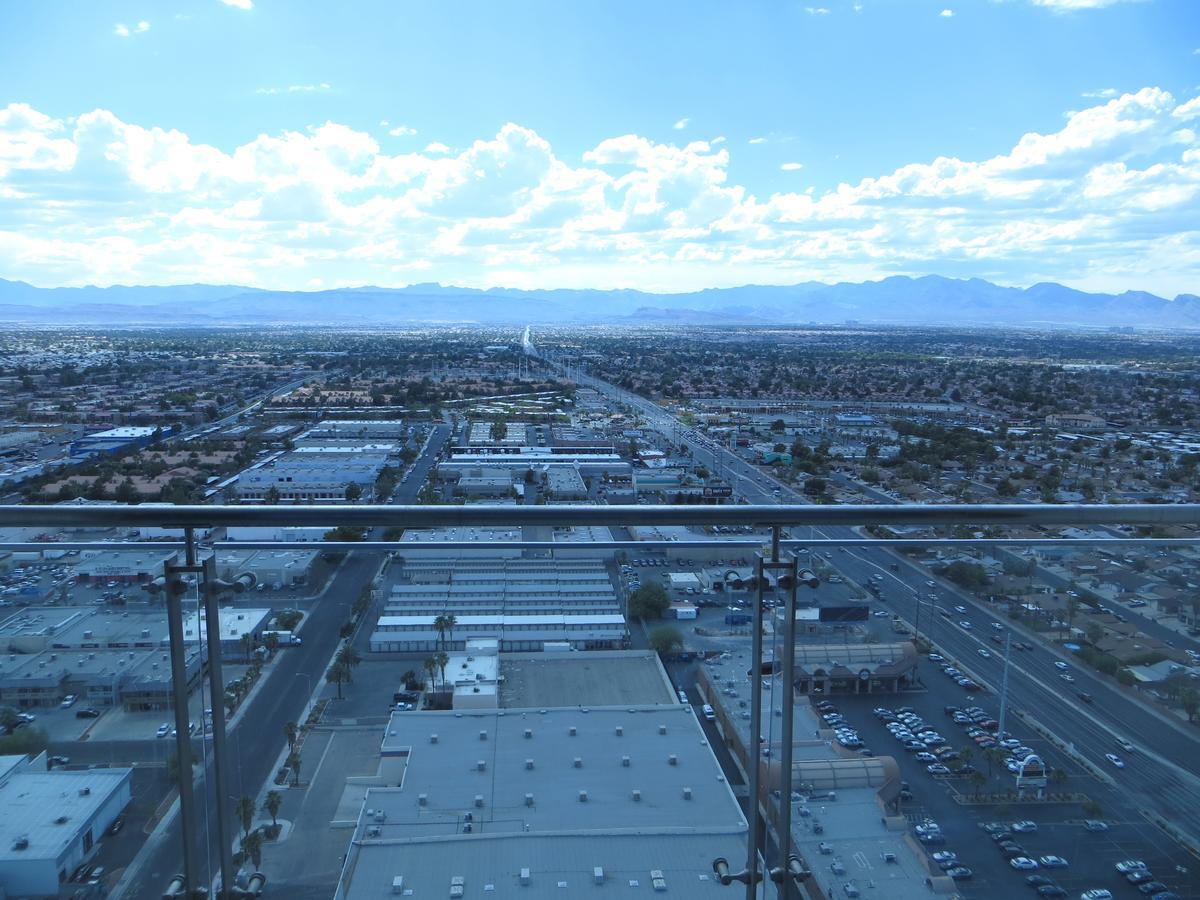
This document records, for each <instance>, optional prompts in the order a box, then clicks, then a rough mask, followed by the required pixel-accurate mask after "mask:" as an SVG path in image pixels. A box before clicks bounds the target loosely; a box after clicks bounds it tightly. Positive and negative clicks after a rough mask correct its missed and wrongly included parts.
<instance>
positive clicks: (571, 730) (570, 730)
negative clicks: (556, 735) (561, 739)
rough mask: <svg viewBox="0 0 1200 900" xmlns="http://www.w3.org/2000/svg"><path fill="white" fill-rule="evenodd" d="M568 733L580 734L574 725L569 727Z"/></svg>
mask: <svg viewBox="0 0 1200 900" xmlns="http://www.w3.org/2000/svg"><path fill="white" fill-rule="evenodd" d="M567 734H569V735H570V736H571V737H575V735H576V734H578V732H577V731H576V730H575V726H574V725H572V726H571V727H570V728H568V729H567Z"/></svg>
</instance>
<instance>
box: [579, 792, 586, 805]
mask: <svg viewBox="0 0 1200 900" xmlns="http://www.w3.org/2000/svg"><path fill="white" fill-rule="evenodd" d="M579 802H580V803H587V791H580V792H579Z"/></svg>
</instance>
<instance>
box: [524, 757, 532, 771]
mask: <svg viewBox="0 0 1200 900" xmlns="http://www.w3.org/2000/svg"><path fill="white" fill-rule="evenodd" d="M525 768H526V769H532V768H533V760H532V759H527V760H525Z"/></svg>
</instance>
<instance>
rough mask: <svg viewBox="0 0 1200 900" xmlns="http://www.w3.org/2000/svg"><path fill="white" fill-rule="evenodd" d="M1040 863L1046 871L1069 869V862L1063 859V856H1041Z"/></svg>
mask: <svg viewBox="0 0 1200 900" xmlns="http://www.w3.org/2000/svg"><path fill="white" fill-rule="evenodd" d="M1038 862H1039V863H1040V864H1041V866H1042V868H1044V869H1065V868H1067V865H1068V863H1067V861H1066V860H1065V859H1063V858H1062V857H1061V856H1053V855H1052V856H1039V857H1038Z"/></svg>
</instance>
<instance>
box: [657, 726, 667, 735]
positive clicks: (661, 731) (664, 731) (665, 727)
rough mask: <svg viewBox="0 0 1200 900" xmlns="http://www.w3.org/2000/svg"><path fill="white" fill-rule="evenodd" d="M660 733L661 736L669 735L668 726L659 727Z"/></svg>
mask: <svg viewBox="0 0 1200 900" xmlns="http://www.w3.org/2000/svg"><path fill="white" fill-rule="evenodd" d="M658 733H659V734H666V733H667V726H666V725H659V726H658Z"/></svg>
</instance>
